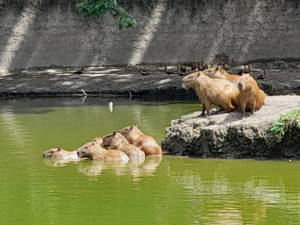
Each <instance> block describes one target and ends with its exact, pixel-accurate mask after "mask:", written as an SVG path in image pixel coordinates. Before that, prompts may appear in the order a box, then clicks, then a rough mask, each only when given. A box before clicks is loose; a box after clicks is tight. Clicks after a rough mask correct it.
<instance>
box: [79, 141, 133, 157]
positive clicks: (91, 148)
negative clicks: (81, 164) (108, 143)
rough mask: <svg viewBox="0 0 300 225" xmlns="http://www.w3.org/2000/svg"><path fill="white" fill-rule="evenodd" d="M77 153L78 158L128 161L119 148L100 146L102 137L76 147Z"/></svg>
mask: <svg viewBox="0 0 300 225" xmlns="http://www.w3.org/2000/svg"><path fill="white" fill-rule="evenodd" d="M77 155H78V157H79V158H89V159H91V160H103V161H123V162H128V161H129V157H128V156H127V155H126V154H125V153H124V152H122V151H120V150H106V149H104V148H103V147H102V138H97V139H95V140H94V141H91V142H88V143H86V144H85V145H83V146H82V147H80V148H78V149H77Z"/></svg>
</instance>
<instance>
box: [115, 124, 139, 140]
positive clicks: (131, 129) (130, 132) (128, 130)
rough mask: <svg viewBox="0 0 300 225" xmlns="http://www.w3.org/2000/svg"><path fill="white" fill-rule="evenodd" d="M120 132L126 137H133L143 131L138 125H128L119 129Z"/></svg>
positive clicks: (136, 136)
mask: <svg viewBox="0 0 300 225" xmlns="http://www.w3.org/2000/svg"><path fill="white" fill-rule="evenodd" d="M120 133H121V134H122V135H123V136H124V137H125V138H126V139H127V140H129V139H135V138H138V137H139V136H141V135H143V134H144V133H143V132H142V131H141V130H140V129H139V128H138V126H128V127H124V128H123V129H121V130H120Z"/></svg>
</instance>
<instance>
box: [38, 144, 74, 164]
mask: <svg viewBox="0 0 300 225" xmlns="http://www.w3.org/2000/svg"><path fill="white" fill-rule="evenodd" d="M43 158H47V159H59V160H70V161H73V160H78V156H77V152H76V151H67V150H65V149H63V148H61V147H58V148H50V149H49V150H48V151H46V152H44V153H43Z"/></svg>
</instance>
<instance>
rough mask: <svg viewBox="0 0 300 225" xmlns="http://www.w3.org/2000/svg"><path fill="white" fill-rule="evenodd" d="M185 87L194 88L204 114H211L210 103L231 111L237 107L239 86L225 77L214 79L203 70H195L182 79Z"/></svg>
mask: <svg viewBox="0 0 300 225" xmlns="http://www.w3.org/2000/svg"><path fill="white" fill-rule="evenodd" d="M182 86H183V87H184V88H193V89H194V90H195V91H196V94H197V96H198V98H199V99H200V100H201V102H202V115H205V111H206V115H209V113H210V105H211V104H214V105H216V106H219V107H220V108H221V109H224V110H226V111H227V112H231V111H233V110H235V109H236V106H237V102H236V100H237V96H238V94H239V90H238V88H237V87H236V86H235V85H234V84H232V83H231V82H229V81H228V80H224V79H213V78H210V77H208V76H206V75H205V74H204V73H203V72H202V71H199V72H193V73H191V74H189V75H187V76H185V77H184V78H183V80H182Z"/></svg>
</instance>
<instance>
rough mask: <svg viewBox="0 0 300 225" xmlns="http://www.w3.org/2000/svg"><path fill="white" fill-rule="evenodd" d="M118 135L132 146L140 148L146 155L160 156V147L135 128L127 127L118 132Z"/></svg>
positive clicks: (152, 139) (151, 138)
mask: <svg viewBox="0 0 300 225" xmlns="http://www.w3.org/2000/svg"><path fill="white" fill-rule="evenodd" d="M120 133H121V134H122V135H123V136H124V137H125V138H126V139H127V141H129V143H130V144H133V145H135V146H137V147H138V148H140V149H141V150H142V151H143V152H145V154H146V155H161V154H162V150H161V147H160V145H159V144H158V143H157V142H156V141H155V139H154V138H153V137H151V136H148V135H145V134H144V133H143V132H142V131H141V130H140V129H139V128H138V127H137V126H128V127H125V128H123V129H121V130H120Z"/></svg>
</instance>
